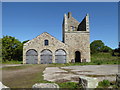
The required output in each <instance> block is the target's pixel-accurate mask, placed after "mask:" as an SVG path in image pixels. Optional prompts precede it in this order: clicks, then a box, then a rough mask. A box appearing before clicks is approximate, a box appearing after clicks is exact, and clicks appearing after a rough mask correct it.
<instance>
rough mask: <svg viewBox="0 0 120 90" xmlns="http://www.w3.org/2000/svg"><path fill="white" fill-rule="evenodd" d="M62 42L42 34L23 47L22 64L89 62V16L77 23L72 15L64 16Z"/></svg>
mask: <svg viewBox="0 0 120 90" xmlns="http://www.w3.org/2000/svg"><path fill="white" fill-rule="evenodd" d="M62 28H63V41H59V40H57V39H56V38H55V37H53V36H51V35H50V34H49V33H47V32H44V33H42V34H41V35H39V36H37V37H36V38H34V39H32V40H30V41H28V42H26V43H25V44H24V46H23V63H24V64H49V63H69V62H90V40H89V37H90V31H89V15H88V14H87V15H86V16H85V18H84V19H83V20H82V22H81V23H79V22H78V21H77V20H76V19H74V18H73V17H72V14H71V13H70V12H68V14H67V15H66V14H65V15H64V19H63V25H62Z"/></svg>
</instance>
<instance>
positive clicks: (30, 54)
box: [26, 49, 38, 64]
mask: <svg viewBox="0 0 120 90" xmlns="http://www.w3.org/2000/svg"><path fill="white" fill-rule="evenodd" d="M37 63H38V53H37V51H36V50H34V49H30V50H28V51H27V52H26V64H37Z"/></svg>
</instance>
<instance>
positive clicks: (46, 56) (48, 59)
mask: <svg viewBox="0 0 120 90" xmlns="http://www.w3.org/2000/svg"><path fill="white" fill-rule="evenodd" d="M40 63H41V64H49V63H52V52H51V51H50V50H43V51H42V52H41V61H40Z"/></svg>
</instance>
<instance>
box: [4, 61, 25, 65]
mask: <svg viewBox="0 0 120 90" xmlns="http://www.w3.org/2000/svg"><path fill="white" fill-rule="evenodd" d="M22 62H23V61H14V60H12V61H4V62H2V64H22Z"/></svg>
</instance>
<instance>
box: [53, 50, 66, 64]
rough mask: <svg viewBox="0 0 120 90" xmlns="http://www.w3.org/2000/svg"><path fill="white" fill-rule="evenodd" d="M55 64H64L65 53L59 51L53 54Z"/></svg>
mask: <svg viewBox="0 0 120 90" xmlns="http://www.w3.org/2000/svg"><path fill="white" fill-rule="evenodd" d="M55 63H66V52H65V51H64V50H62V49H59V50H57V51H56V52H55Z"/></svg>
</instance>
